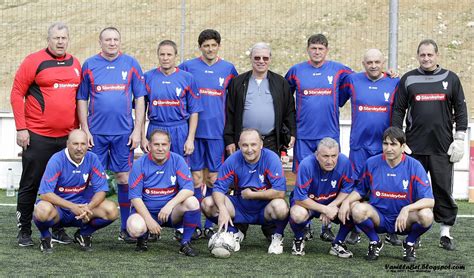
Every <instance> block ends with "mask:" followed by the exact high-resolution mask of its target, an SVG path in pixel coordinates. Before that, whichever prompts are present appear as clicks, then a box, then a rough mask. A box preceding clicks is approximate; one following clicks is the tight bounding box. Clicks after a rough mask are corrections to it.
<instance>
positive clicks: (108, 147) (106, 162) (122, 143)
mask: <svg viewBox="0 0 474 278" xmlns="http://www.w3.org/2000/svg"><path fill="white" fill-rule="evenodd" d="M93 136H94V147H92V149H91V151H92V152H93V153H95V154H96V155H97V156H98V157H99V159H100V162H102V165H103V166H104V168H105V169H108V170H111V171H114V172H116V173H117V172H128V171H130V167H131V166H132V163H133V151H131V150H130V146H127V143H128V139H129V137H130V135H127V134H123V135H98V134H95V135H94V134H93Z"/></svg>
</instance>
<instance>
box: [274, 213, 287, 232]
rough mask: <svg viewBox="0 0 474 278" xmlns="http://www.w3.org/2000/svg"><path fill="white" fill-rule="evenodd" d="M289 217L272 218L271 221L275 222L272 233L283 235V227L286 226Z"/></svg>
mask: <svg viewBox="0 0 474 278" xmlns="http://www.w3.org/2000/svg"><path fill="white" fill-rule="evenodd" d="M289 218H290V217H289V216H288V217H286V218H285V219H283V220H278V219H277V220H273V223H275V232H274V234H280V235H283V233H284V231H285V228H286V225H287V224H288V219H289Z"/></svg>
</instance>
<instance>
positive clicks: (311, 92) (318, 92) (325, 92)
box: [303, 89, 332, 96]
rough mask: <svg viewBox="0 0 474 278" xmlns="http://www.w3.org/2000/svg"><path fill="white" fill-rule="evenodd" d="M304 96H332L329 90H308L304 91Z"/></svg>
mask: <svg viewBox="0 0 474 278" xmlns="http://www.w3.org/2000/svg"><path fill="white" fill-rule="evenodd" d="M303 94H304V95H305V96H330V95H331V94H332V90H331V89H308V90H304V91H303Z"/></svg>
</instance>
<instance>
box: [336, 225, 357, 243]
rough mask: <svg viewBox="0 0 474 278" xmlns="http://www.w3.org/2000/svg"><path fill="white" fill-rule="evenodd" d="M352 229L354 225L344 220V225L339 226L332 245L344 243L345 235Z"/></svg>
mask: <svg viewBox="0 0 474 278" xmlns="http://www.w3.org/2000/svg"><path fill="white" fill-rule="evenodd" d="M352 229H354V223H353V222H352V221H351V220H346V224H342V223H341V224H340V225H339V231H338V232H337V235H336V238H335V239H334V241H333V242H332V243H338V242H344V240H346V237H347V235H348V234H349V233H350V232H351V231H352Z"/></svg>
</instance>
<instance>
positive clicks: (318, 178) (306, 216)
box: [290, 137, 354, 258]
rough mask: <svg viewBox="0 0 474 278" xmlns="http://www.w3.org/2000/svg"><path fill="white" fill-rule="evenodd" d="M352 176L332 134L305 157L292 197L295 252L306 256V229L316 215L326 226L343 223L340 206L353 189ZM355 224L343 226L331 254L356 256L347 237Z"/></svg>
mask: <svg viewBox="0 0 474 278" xmlns="http://www.w3.org/2000/svg"><path fill="white" fill-rule="evenodd" d="M352 175H353V171H352V166H351V163H350V161H349V159H348V158H347V157H346V156H345V155H343V154H340V153H339V144H338V143H337V141H336V140H334V139H332V138H329V137H326V138H323V139H322V140H321V141H320V142H319V144H318V147H317V150H316V152H315V154H314V155H310V156H307V157H306V158H305V159H303V161H302V162H301V164H300V165H299V169H298V176H297V181H296V186H295V189H294V191H293V193H292V194H291V200H290V203H291V209H290V226H291V229H292V230H293V232H294V233H295V239H294V241H293V248H292V254H293V255H299V256H304V254H305V252H304V238H303V237H304V233H305V231H304V228H305V226H306V224H307V223H308V222H309V221H311V219H312V218H314V217H319V219H321V221H322V222H323V225H325V226H326V225H328V224H329V223H331V222H334V223H339V221H338V219H337V213H338V210H339V208H338V207H339V206H340V205H341V203H342V201H343V200H344V198H346V197H347V195H348V194H349V193H350V192H351V191H352V187H353V184H354V179H353V177H352ZM353 227H354V224H353V223H352V222H351V221H346V223H345V224H341V225H340V228H339V232H338V234H337V236H336V237H335V239H334V240H333V241H332V247H331V249H330V251H329V254H331V255H334V256H338V257H341V258H350V257H352V253H351V251H349V250H348V249H347V247H346V245H345V243H344V240H345V238H346V236H347V234H348V233H349V232H350V231H351V229H352V228H353Z"/></svg>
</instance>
